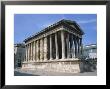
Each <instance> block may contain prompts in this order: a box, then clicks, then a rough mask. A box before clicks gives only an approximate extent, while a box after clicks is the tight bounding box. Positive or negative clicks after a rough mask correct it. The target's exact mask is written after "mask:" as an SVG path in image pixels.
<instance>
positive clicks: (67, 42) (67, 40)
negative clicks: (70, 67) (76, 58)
mask: <svg viewBox="0 0 110 89" xmlns="http://www.w3.org/2000/svg"><path fill="white" fill-rule="evenodd" d="M66 44H67V58H69V33H67V39H66Z"/></svg>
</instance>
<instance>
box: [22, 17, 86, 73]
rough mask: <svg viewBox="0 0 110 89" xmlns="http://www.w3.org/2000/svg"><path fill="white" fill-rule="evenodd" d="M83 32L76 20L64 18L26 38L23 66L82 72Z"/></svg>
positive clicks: (46, 69)
mask: <svg viewBox="0 0 110 89" xmlns="http://www.w3.org/2000/svg"><path fill="white" fill-rule="evenodd" d="M83 34H84V32H83V31H82V30H81V28H80V26H79V25H78V24H77V23H76V22H75V21H71V20H65V19H63V20H60V21H58V22H56V23H55V24H53V25H51V26H49V27H47V28H45V29H43V30H42V31H40V32H38V33H36V34H35V35H33V36H31V37H29V38H27V39H25V40H24V42H25V47H26V57H25V59H24V62H23V65H22V68H26V69H27V68H28V69H42V70H45V71H56V72H73V73H78V72H80V66H79V65H80V56H81V54H82V35H83Z"/></svg>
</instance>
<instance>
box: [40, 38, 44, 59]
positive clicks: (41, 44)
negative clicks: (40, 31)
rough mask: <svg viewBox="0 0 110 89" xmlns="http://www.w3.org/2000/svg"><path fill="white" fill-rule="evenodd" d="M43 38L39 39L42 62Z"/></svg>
mask: <svg viewBox="0 0 110 89" xmlns="http://www.w3.org/2000/svg"><path fill="white" fill-rule="evenodd" d="M43 48H44V47H43V38H42V39H40V61H43V50H44V49H43Z"/></svg>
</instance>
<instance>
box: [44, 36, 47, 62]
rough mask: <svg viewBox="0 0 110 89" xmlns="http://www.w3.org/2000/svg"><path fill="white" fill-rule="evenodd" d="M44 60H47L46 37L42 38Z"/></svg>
mask: <svg viewBox="0 0 110 89" xmlns="http://www.w3.org/2000/svg"><path fill="white" fill-rule="evenodd" d="M44 60H47V37H45V38H44Z"/></svg>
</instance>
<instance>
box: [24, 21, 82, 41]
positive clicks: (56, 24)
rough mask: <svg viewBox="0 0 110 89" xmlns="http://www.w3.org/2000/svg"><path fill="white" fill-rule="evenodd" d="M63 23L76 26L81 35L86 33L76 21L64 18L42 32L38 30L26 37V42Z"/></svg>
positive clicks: (71, 26)
mask: <svg viewBox="0 0 110 89" xmlns="http://www.w3.org/2000/svg"><path fill="white" fill-rule="evenodd" d="M61 25H65V26H68V27H69V28H74V27H75V28H76V30H77V31H79V32H80V33H81V35H83V34H84V32H83V30H82V29H81V28H80V26H79V25H78V24H77V23H76V22H75V21H71V20H65V19H62V20H60V21H58V22H56V23H54V24H52V25H50V26H48V27H46V28H44V29H43V30H41V31H40V32H37V33H36V34H35V35H32V36H30V37H28V38H26V39H25V40H24V42H27V41H29V40H31V39H32V38H34V37H37V36H38V35H41V34H43V33H45V32H47V31H49V30H52V29H54V28H56V27H57V26H61Z"/></svg>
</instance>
